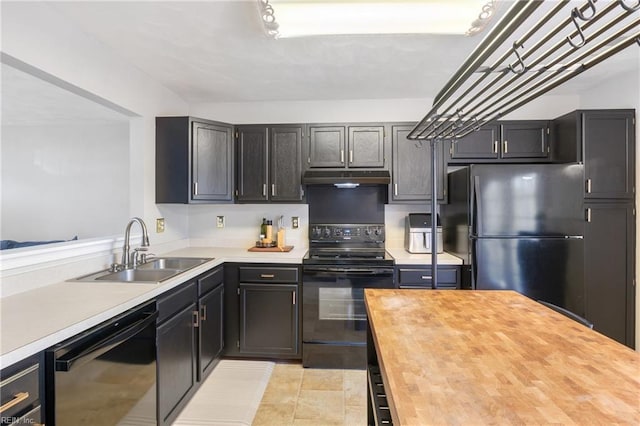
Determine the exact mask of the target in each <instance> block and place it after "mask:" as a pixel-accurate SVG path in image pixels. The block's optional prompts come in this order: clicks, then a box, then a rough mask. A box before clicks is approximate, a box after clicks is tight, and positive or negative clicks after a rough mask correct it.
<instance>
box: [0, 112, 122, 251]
mask: <svg viewBox="0 0 640 426" xmlns="http://www.w3.org/2000/svg"><path fill="white" fill-rule="evenodd" d="M1 153H2V156H1V158H2V169H1V178H2V192H1V193H2V200H1V203H2V208H1V209H0V213H1V215H0V217H1V218H2V227H0V239H10V240H18V241H25V240H67V239H71V238H73V237H74V236H77V237H78V238H94V237H100V236H105V235H113V234H116V233H119V232H120V231H121V228H122V227H123V226H124V225H123V224H126V223H127V219H128V218H129V123H128V122H124V123H117V122H116V123H111V124H84V123H76V124H66V125H28V126H22V125H21V126H2V145H1Z"/></svg>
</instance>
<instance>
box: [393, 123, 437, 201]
mask: <svg viewBox="0 0 640 426" xmlns="http://www.w3.org/2000/svg"><path fill="white" fill-rule="evenodd" d="M412 128H413V127H412V126H393V127H392V130H391V131H392V151H393V152H392V155H393V171H392V176H391V179H392V182H391V183H392V193H391V200H392V201H428V200H431V166H432V162H431V147H430V144H429V142H428V141H414V140H409V139H407V135H408V134H409V132H410V131H411V129H412ZM437 150H438V160H437V163H438V182H437V185H438V199H439V200H442V199H444V185H445V181H446V176H445V175H444V158H443V157H444V155H443V153H444V147H443V144H442V143H438V147H437Z"/></svg>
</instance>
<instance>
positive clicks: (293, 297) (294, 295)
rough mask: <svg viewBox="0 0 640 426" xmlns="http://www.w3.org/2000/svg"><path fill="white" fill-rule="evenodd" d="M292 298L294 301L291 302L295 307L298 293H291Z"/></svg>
mask: <svg viewBox="0 0 640 426" xmlns="http://www.w3.org/2000/svg"><path fill="white" fill-rule="evenodd" d="M291 298H292V299H293V300H292V301H291V303H292V304H293V305H295V304H296V292H295V291H294V292H293V293H291Z"/></svg>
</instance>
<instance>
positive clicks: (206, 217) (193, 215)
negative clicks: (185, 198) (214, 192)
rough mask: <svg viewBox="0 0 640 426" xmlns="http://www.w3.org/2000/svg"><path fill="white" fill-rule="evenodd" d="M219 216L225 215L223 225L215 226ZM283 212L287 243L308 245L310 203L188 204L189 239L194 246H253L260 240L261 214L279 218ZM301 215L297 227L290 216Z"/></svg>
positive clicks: (271, 218) (274, 221) (269, 218)
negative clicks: (293, 226) (293, 224)
mask: <svg viewBox="0 0 640 426" xmlns="http://www.w3.org/2000/svg"><path fill="white" fill-rule="evenodd" d="M216 216H224V228H217V227H216ZM280 216H284V226H285V229H286V239H285V241H286V244H287V245H292V246H295V247H308V245H309V243H308V226H309V206H308V205H307V204H216V205H211V204H209V205H190V206H189V239H190V243H191V245H192V246H215V247H247V248H249V247H251V246H252V245H254V244H255V242H256V241H257V240H258V236H259V234H260V224H261V223H262V218H266V219H268V220H272V221H273V225H274V229H275V228H277V226H276V225H277V221H278V218H279V217H280ZM294 216H296V217H298V218H299V227H298V229H292V228H291V218H292V217H294Z"/></svg>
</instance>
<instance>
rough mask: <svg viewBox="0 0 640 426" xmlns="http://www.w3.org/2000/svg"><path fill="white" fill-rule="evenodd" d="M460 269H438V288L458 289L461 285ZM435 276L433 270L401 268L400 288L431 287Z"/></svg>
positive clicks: (399, 271) (399, 274) (399, 272)
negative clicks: (459, 284)
mask: <svg viewBox="0 0 640 426" xmlns="http://www.w3.org/2000/svg"><path fill="white" fill-rule="evenodd" d="M458 271H459V270H458V268H438V287H439V288H446V287H453V288H456V287H457V286H458V283H459V272H458ZM432 281H433V276H432V274H431V268H401V269H399V270H398V284H399V285H400V286H425V287H431V283H432Z"/></svg>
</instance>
